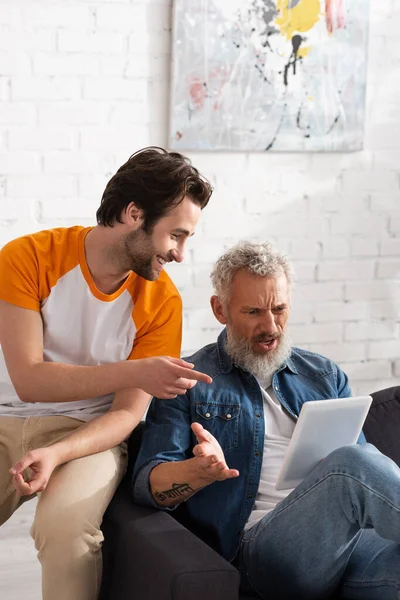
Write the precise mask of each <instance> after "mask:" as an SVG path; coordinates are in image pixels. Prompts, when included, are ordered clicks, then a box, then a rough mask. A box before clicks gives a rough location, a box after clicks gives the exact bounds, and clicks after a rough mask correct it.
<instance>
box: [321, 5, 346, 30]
mask: <svg viewBox="0 0 400 600" xmlns="http://www.w3.org/2000/svg"><path fill="white" fill-rule="evenodd" d="M325 18H326V28H327V30H328V32H329V33H333V31H334V30H335V29H344V28H345V27H346V17H345V10H344V0H325Z"/></svg>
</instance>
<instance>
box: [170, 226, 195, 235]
mask: <svg viewBox="0 0 400 600" xmlns="http://www.w3.org/2000/svg"><path fill="white" fill-rule="evenodd" d="M172 233H181V234H183V235H186V237H192V236H193V235H194V232H193V233H190V231H188V230H187V229H182V228H181V227H177V228H176V229H173V230H172Z"/></svg>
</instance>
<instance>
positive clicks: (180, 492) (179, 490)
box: [154, 483, 194, 502]
mask: <svg viewBox="0 0 400 600" xmlns="http://www.w3.org/2000/svg"><path fill="white" fill-rule="evenodd" d="M188 493H191V494H194V489H193V488H191V487H190V485H189V484H188V483H173V484H172V487H171V488H170V489H169V490H163V491H162V492H154V497H155V498H156V499H157V500H158V501H159V502H163V501H164V500H165V499H166V498H169V499H171V498H178V499H179V498H181V496H184V495H185V494H188ZM182 500H185V498H182Z"/></svg>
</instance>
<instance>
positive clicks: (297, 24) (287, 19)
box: [275, 0, 321, 56]
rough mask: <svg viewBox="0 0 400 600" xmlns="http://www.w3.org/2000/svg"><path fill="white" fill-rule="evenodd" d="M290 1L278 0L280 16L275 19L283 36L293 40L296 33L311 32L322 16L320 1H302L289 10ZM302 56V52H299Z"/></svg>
mask: <svg viewBox="0 0 400 600" xmlns="http://www.w3.org/2000/svg"><path fill="white" fill-rule="evenodd" d="M289 3H290V0H278V1H277V9H278V10H279V15H278V16H277V17H276V19H275V23H276V25H277V26H278V27H279V29H280V31H281V34H282V35H284V36H286V38H287V39H288V40H291V39H292V37H293V35H294V34H296V33H305V32H306V31H310V29H312V28H313V27H314V25H316V24H317V23H318V21H319V19H320V16H321V2H320V0H300V2H299V3H298V4H297V5H296V6H295V7H294V8H289ZM299 56H300V52H299Z"/></svg>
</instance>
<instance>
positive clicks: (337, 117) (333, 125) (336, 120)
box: [325, 114, 340, 135]
mask: <svg viewBox="0 0 400 600" xmlns="http://www.w3.org/2000/svg"><path fill="white" fill-rule="evenodd" d="M339 119H340V115H339V114H338V115H336V117H335V119H334V121H333V123H332V125H331V126H330V127H329V129H328V131H327V132H326V134H325V135H329V134H330V133H331V131H332V129H333V128H334V127H335V125H336V123H337V122H338V121H339Z"/></svg>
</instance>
